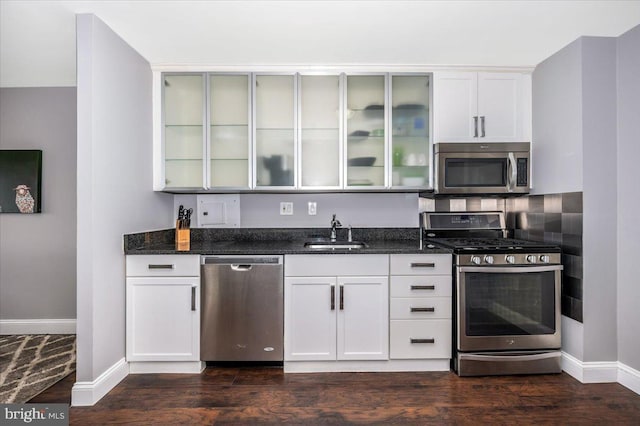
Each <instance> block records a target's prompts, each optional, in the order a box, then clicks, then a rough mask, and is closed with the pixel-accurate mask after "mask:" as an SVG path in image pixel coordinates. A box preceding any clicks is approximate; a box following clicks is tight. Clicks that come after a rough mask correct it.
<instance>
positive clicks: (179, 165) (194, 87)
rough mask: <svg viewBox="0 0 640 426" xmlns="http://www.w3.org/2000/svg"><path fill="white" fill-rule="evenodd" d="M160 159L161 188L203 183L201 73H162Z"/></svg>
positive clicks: (204, 85)
mask: <svg viewBox="0 0 640 426" xmlns="http://www.w3.org/2000/svg"><path fill="white" fill-rule="evenodd" d="M162 85H163V92H162V93H163V102H162V105H163V110H162V130H163V132H162V134H163V149H164V151H163V161H164V188H165V189H201V188H202V187H203V186H204V172H205V164H204V161H203V160H204V158H205V150H204V144H203V140H204V139H205V138H206V121H207V120H206V113H205V111H206V101H205V93H206V90H205V87H206V80H205V75H204V74H195V73H194V74H179V75H178V74H164V75H163V78H162Z"/></svg>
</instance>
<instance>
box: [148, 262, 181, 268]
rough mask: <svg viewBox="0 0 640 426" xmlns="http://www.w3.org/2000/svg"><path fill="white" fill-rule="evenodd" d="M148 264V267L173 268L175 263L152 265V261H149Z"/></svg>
mask: <svg viewBox="0 0 640 426" xmlns="http://www.w3.org/2000/svg"><path fill="white" fill-rule="evenodd" d="M148 266H149V269H173V268H174V267H175V265H170V264H165V265H154V264H152V263H150V264H149V265H148Z"/></svg>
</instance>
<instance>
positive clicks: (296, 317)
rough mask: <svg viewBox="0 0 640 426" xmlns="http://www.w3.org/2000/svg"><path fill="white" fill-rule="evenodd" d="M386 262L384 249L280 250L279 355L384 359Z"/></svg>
mask: <svg viewBox="0 0 640 426" xmlns="http://www.w3.org/2000/svg"><path fill="white" fill-rule="evenodd" d="M388 267H389V266H388V255H291V256H285V293H284V294H285V296H284V301H285V308H284V309H285V310H284V318H285V341H284V349H285V361H336V360H386V359H388V356H389V316H388V303H389V293H388V288H389V278H388ZM302 274H305V275H306V276H303V275H302Z"/></svg>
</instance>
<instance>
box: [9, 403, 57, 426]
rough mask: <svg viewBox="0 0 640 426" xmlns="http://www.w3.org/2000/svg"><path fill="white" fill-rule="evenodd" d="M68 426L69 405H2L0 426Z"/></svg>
mask: <svg viewBox="0 0 640 426" xmlns="http://www.w3.org/2000/svg"><path fill="white" fill-rule="evenodd" d="M25 424H29V425H38V426H41V425H42V426H45V425H46V426H49V425H51V426H63V425H65V426H67V425H68V424H69V405H68V404H0V425H1V426H4V425H25Z"/></svg>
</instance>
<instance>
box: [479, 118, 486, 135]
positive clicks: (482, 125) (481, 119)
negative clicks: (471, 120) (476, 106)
mask: <svg viewBox="0 0 640 426" xmlns="http://www.w3.org/2000/svg"><path fill="white" fill-rule="evenodd" d="M480 127H482V137H483V138H484V137H485V136H487V133H486V132H485V131H484V115H481V116H480Z"/></svg>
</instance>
